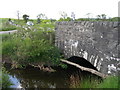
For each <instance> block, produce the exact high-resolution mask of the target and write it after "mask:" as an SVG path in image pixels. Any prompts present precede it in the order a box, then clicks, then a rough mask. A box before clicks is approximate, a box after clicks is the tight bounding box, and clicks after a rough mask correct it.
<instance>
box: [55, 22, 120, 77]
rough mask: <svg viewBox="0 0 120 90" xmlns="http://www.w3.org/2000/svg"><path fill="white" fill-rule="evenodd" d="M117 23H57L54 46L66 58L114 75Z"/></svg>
mask: <svg viewBox="0 0 120 90" xmlns="http://www.w3.org/2000/svg"><path fill="white" fill-rule="evenodd" d="M117 27H118V23H117V22H108V21H104V22H103V21H96V22H91V21H79V22H77V21H69V22H65V21H63V22H57V23H56V30H55V31H56V34H55V44H56V46H57V47H58V48H59V49H60V50H61V52H62V53H63V54H64V56H65V57H66V58H69V57H71V56H79V57H83V58H85V59H86V60H88V61H89V62H90V63H91V64H92V65H94V67H96V68H97V69H98V71H100V72H102V73H104V74H112V75H117V74H118V71H120V67H119V64H120V63H119V62H120V57H119V56H118V53H119V52H118V51H119V50H120V44H119V43H118V28H117Z"/></svg>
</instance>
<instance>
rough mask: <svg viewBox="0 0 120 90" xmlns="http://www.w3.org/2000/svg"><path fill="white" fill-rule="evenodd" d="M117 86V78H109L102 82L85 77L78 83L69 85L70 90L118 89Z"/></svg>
mask: <svg viewBox="0 0 120 90" xmlns="http://www.w3.org/2000/svg"><path fill="white" fill-rule="evenodd" d="M118 86H119V83H118V76H109V77H107V78H106V79H104V80H102V81H101V80H100V79H97V78H95V77H86V78H83V79H82V80H81V81H80V82H79V83H77V84H75V85H74V84H73V85H71V88H119V87H118Z"/></svg>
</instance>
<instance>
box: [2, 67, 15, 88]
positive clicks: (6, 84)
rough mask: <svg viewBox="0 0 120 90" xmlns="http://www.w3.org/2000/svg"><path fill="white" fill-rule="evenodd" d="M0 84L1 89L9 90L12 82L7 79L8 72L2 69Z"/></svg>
mask: <svg viewBox="0 0 120 90" xmlns="http://www.w3.org/2000/svg"><path fill="white" fill-rule="evenodd" d="M0 79H2V80H0V84H1V85H2V88H9V87H10V86H11V85H13V84H12V82H11V81H10V79H9V76H8V72H7V71H6V69H5V68H4V67H2V70H1V71H0Z"/></svg>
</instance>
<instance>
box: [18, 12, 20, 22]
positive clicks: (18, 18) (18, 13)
mask: <svg viewBox="0 0 120 90" xmlns="http://www.w3.org/2000/svg"><path fill="white" fill-rule="evenodd" d="M19 15H20V13H19V11H17V17H18V20H19V19H20V16H19Z"/></svg>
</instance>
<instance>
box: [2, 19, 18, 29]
mask: <svg viewBox="0 0 120 90" xmlns="http://www.w3.org/2000/svg"><path fill="white" fill-rule="evenodd" d="M15 29H17V27H16V26H14V25H11V24H10V23H9V22H8V19H1V20H0V31H9V30H15Z"/></svg>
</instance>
